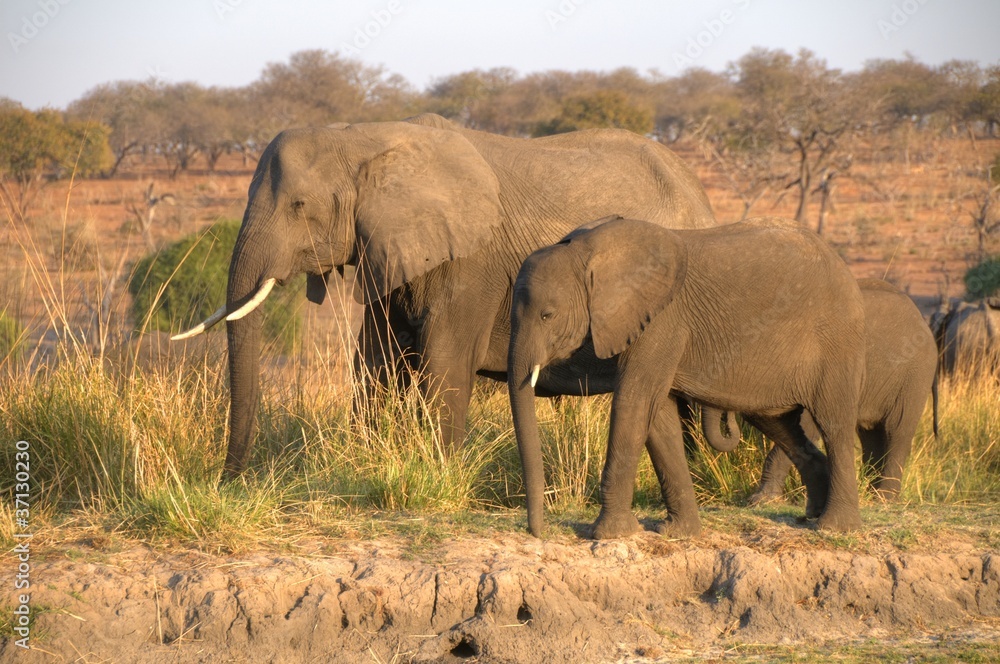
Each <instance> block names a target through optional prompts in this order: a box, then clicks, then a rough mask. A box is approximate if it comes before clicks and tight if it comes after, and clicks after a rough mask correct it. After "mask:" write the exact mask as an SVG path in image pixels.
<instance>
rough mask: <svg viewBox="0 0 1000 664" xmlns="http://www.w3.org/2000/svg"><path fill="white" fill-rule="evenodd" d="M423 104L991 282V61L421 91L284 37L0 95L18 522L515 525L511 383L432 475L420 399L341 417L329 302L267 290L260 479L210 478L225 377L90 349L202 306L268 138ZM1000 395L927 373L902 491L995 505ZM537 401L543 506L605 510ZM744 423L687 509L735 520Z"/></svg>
mask: <svg viewBox="0 0 1000 664" xmlns="http://www.w3.org/2000/svg"><path fill="white" fill-rule="evenodd" d="M420 112H434V113H439V114H441V115H443V116H445V117H447V118H449V119H451V120H452V121H454V122H456V123H458V124H461V125H463V126H466V127H471V128H475V129H480V130H484V131H491V132H498V133H503V134H508V135H512V136H525V137H527V136H539V135H544V134H548V133H553V132H560V131H570V130H573V129H583V128H588V127H599V126H600V127H603V126H614V127H622V128H625V129H630V130H632V131H637V132H640V133H644V134H648V135H651V136H654V137H655V138H657V139H658V140H661V141H663V142H665V143H667V144H669V145H670V146H671V148H672V149H674V150H676V151H677V152H678V153H680V154H681V155H682V156H684V158H685V159H687V160H689V161H690V162H691V163H692V164H693V165H694V166H695V168H696V169H697V170H698V173H699V175H700V176H701V177H702V179H703V181H704V182H705V183H706V188H707V189H708V191H709V195H710V197H711V199H712V202H713V205H714V206H715V208H716V212H717V214H718V216H719V217H720V218H724V219H737V218H739V217H741V216H746V215H748V214H784V215H786V216H791V217H795V218H797V219H798V220H799V221H800V222H802V223H804V224H808V225H809V226H810V227H812V228H814V229H817V230H819V231H820V232H822V233H823V234H824V235H825V236H826V237H827V238H828V239H829V240H830V241H831V242H832V243H833V244H834V245H835V246H836V247H837V248H838V250H839V251H841V253H842V255H844V257H845V258H846V259H847V260H848V262H849V263H851V265H852V268H854V269H855V272H856V273H857V274H858V276H879V277H882V276H887V277H888V278H890V279H892V280H894V281H896V282H897V283H900V284H901V285H904V286H910V285H913V286H914V289H915V290H914V294H915V295H923V296H931V295H935V294H937V293H938V292H941V293H944V294H946V295H947V294H953V295H954V294H964V289H963V286H962V277H963V275H964V274H965V272H966V270H967V269H969V268H971V267H974V266H976V265H980V267H978V268H976V269H977V270H978V271H976V272H974V273H971V274H973V277H972V278H971V279H972V281H968V280H967V281H968V283H972V282H975V283H976V284H982V286H981V288H992V289H995V288H996V274H997V269H996V264H997V263H996V260H997V259H996V258H995V257H993V258H991V257H992V256H995V254H996V253H997V238H996V235H997V230H998V228H1000V224H998V221H997V212H996V206H995V205H994V201H995V198H996V196H997V193H998V186H997V184H996V182H997V179H996V178H997V177H998V176H997V174H996V173H995V172H991V166H992V167H993V169H994V170H995V169H996V167H997V160H998V159H1000V156H998V153H1000V140H998V130H1000V67H996V66H993V67H983V66H980V65H978V64H976V63H970V62H958V61H956V62H949V63H945V64H943V65H940V66H929V65H925V64H923V63H921V62H918V61H916V60H913V59H903V60H882V61H875V62H870V63H868V64H867V65H865V67H864V68H863V69H862V70H860V71H856V72H842V71H839V70H835V69H831V68H830V67H828V66H827V65H826V63H825V62H824V61H822V60H821V59H819V58H817V57H816V56H815V55H814V54H812V53H810V52H808V51H802V52H800V53H798V54H795V55H791V54H788V53H784V52H781V51H768V50H760V49H758V50H753V51H751V52H749V53H748V54H747V55H745V56H744V57H743V58H741V59H739V60H738V61H736V62H733V63H732V64H731V66H730V67H729V69H727V70H726V71H724V72H711V71H706V70H702V69H692V70H688V71H687V72H685V73H683V74H682V75H680V76H675V77H669V76H664V75H662V74H659V73H656V72H652V73H649V74H640V73H638V72H635V71H633V70H618V71H614V72H610V73H598V72H563V71H550V72H542V73H535V74H527V75H521V74H518V73H516V72H514V71H511V70H507V69H497V70H490V71H479V70H476V71H468V72H463V73H460V74H456V75H453V76H449V77H445V78H442V79H439V80H437V81H435V82H434V83H433V84H432V85H430V86H429V87H428V88H427V89H425V90H416V89H414V88H413V87H412V86H411V85H410V84H409V83H408V82H406V81H405V80H403V79H402V78H401V77H399V76H395V75H392V74H390V73H388V72H386V71H384V70H381V69H379V68H373V67H370V66H367V65H364V64H362V63H360V62H357V61H352V60H350V59H346V58H344V57H341V56H339V55H335V54H331V53H327V52H322V51H305V52H301V53H297V54H295V55H293V56H292V57H291V58H290V59H289V61H288V62H282V63H274V64H271V65H269V66H268V67H267V68H266V69H265V70H264V71H263V72H262V73H261V76H260V77H259V78H258V80H256V81H255V82H253V83H252V84H250V85H248V86H245V87H240V88H205V87H203V86H200V85H198V84H194V83H167V82H164V81H159V80H148V81H118V82H113V83H108V84H104V85H101V86H98V87H96V88H94V89H93V90H91V91H89V92H88V93H86V94H85V95H84V96H83V97H81V98H80V99H78V100H76V101H75V102H73V103H72V104H70V105H69V106H68V107H67V108H66V109H62V110H56V109H47V110H43V111H37V112H33V111H28V110H26V109H23V108H21V107H20V106H19V105H18V104H16V103H15V102H11V101H5V102H3V103H2V104H0V136H3V141H0V185H2V186H0V196H2V203H3V207H4V213H3V214H4V217H5V219H4V224H3V229H2V232H0V241H2V244H0V252H2V255H3V256H4V257H5V258H4V266H5V267H4V269H3V272H4V274H3V276H4V279H3V280H2V281H0V312H2V313H0V363H2V364H0V372H2V377H0V437H2V438H3V439H4V440H5V441H9V442H12V441H16V440H26V441H28V442H29V443H30V446H31V469H32V470H31V494H32V498H33V502H32V518H33V519H34V523H35V524H36V527H37V528H39V529H42V530H43V531H47V532H48V533H49V535H48V536H49V537H58V534H57V533H58V532H60V529H67V528H83V529H85V530H88V531H89V532H99V533H104V534H105V535H104V536H109V535H108V534H111V535H113V536H120V537H126V538H139V539H144V540H156V541H164V540H165V541H176V540H182V541H194V542H198V543H199V544H200V545H204V546H208V547H212V548H215V547H221V548H224V549H235V548H242V547H246V546H252V545H253V544H254V543H255V542H258V541H267V542H272V543H273V542H275V541H280V540H283V539H287V538H289V537H292V538H295V537H298V536H304V535H307V534H345V533H347V534H350V533H352V532H353V533H357V532H358V529H359V528H363V526H362V525H359V524H364V523H370V522H371V518H370V516H371V514H372V513H374V512H379V513H386V512H389V513H393V514H399V513H404V514H410V513H413V514H420V515H432V514H447V515H452V516H456V517H457V516H458V515H467V514H473V515H479V516H481V517H482V518H483V519H484V520H485V521H486V522H490V523H492V522H493V521H491V520H495V519H499V520H500V522H502V523H503V524H505V526H509V527H511V528H513V527H515V524H519V523H520V521H518V519H519V514H518V513H517V512H515V511H513V510H515V509H516V508H518V507H519V506H520V505H521V495H522V488H521V482H520V472H519V462H518V457H517V452H516V446H515V442H514V436H513V432H512V430H511V423H510V414H509V407H508V404H507V398H506V392H505V390H504V389H503V387H502V386H497V385H496V384H492V383H486V382H484V383H483V384H482V385H481V386H480V388H479V393H478V394H477V397H476V398H475V399H474V406H473V412H472V414H471V419H470V422H471V431H472V433H471V435H470V438H469V442H468V445H467V446H466V448H465V449H464V450H463V452H462V453H461V454H460V455H458V456H456V457H453V458H450V459H445V458H443V456H442V454H441V450H440V446H439V445H438V441H437V439H436V434H435V427H434V423H433V422H432V421H430V419H429V418H430V415H429V413H430V412H431V410H430V409H428V408H426V407H425V406H426V405H425V404H423V403H421V401H420V398H419V396H418V395H417V394H414V393H407V394H400V395H396V398H393V399H390V400H388V401H387V403H386V404H385V407H384V409H380V410H379V411H378V412H377V414H376V417H375V419H376V421H377V423H378V424H377V426H376V427H375V428H374V429H373V430H363V429H361V428H359V427H357V426H356V425H355V424H354V423H353V421H352V416H351V389H352V387H351V384H350V382H349V381H347V380H345V371H344V369H345V366H349V362H350V360H349V358H350V353H351V349H350V341H349V340H350V332H349V329H350V324H349V319H350V304H349V301H350V295H349V292H348V290H344V292H343V293H341V295H342V296H343V297H341V298H340V299H339V301H338V302H337V303H336V306H334V307H327V308H325V309H324V310H323V312H320V313H316V312H312V310H311V309H310V308H309V307H308V305H306V304H305V303H304V302H303V298H302V297H301V290H302V289H301V288H300V287H295V286H292V287H290V288H288V289H287V290H286V292H287V294H288V297H287V298H286V299H284V300H283V301H279V300H278V299H274V300H272V301H269V304H277V305H279V306H281V307H282V310H281V311H280V312H279V311H269V312H268V314H267V316H268V320H269V322H270V324H271V326H272V330H271V337H272V339H274V340H275V343H274V344H272V345H271V347H270V350H269V351H268V352H269V357H268V360H267V361H266V363H265V364H266V366H267V371H268V376H267V379H266V380H265V381H264V395H263V401H262V404H261V409H260V414H259V419H260V423H261V427H260V434H259V442H258V444H257V446H256V448H255V453H254V454H255V455H254V458H253V460H252V463H251V467H252V472H251V473H250V474H248V476H247V477H246V478H245V479H244V480H243V481H239V482H234V483H232V484H230V485H227V486H223V487H220V486H219V485H218V482H217V480H218V476H219V473H220V471H221V466H222V455H223V449H222V447H223V441H224V440H225V438H226V436H225V434H226V432H225V428H226V426H227V424H226V421H227V418H226V414H227V408H228V397H227V394H226V380H227V377H226V368H225V363H224V361H221V362H220V361H219V360H218V357H217V356H212V355H210V354H208V353H204V354H202V355H201V356H198V355H195V356H193V357H188V358H187V359H186V361H185V362H183V363H182V364H181V365H180V366H174V367H172V368H170V369H166V370H161V371H150V370H147V369H145V368H144V367H143V366H142V365H141V363H139V362H133V363H127V364H123V365H120V364H119V363H117V362H115V361H113V359H112V353H110V349H111V348H113V347H114V348H119V349H124V351H123V352H125V353H126V354H127V353H128V352H130V351H129V348H130V346H129V342H130V339H132V340H134V339H135V337H136V335H138V334H141V333H148V332H151V331H154V330H163V331H175V330H177V329H180V328H182V327H184V326H186V325H187V324H188V323H189V322H190V321H192V320H200V319H201V318H204V317H205V316H206V315H207V314H208V313H210V312H211V311H212V310H214V309H215V307H217V306H218V305H219V304H221V302H222V299H223V295H222V294H223V293H224V280H225V273H226V268H227V264H228V248H229V247H231V246H232V242H233V238H234V233H235V228H236V225H235V222H232V221H223V219H225V218H233V217H238V216H239V215H240V214H241V212H242V205H243V204H244V203H245V197H244V192H245V189H246V185H247V183H248V182H249V178H250V175H251V173H252V169H253V167H254V164H255V161H256V159H257V158H258V156H259V154H260V152H261V150H262V149H263V148H264V146H266V144H267V142H268V141H269V140H270V139H271V138H272V137H273V136H274V135H275V134H276V133H277V132H278V131H280V130H282V129H284V128H286V127H292V126H299V125H305V124H328V123H332V122H341V121H345V122H360V121H372V120H389V119H399V118H404V117H407V116H410V115H414V114H416V113H420ZM157 187H159V189H157ZM157 211H158V212H159V213H158V214H157V215H154V212H157ZM140 234H141V235H142V239H141V240H139V239H137V237H136V236H138V235H140ZM977 287H978V286H977ZM991 292H992V291H991ZM969 294H970V295H973V296H981V295H984V294H988V293H986V292H985V291H978V290H974V289H973V288H972V287H970V288H969ZM334 299H335V300H336V299H337V298H334ZM321 329H322V330H326V329H336V330H337V333H336V334H333V335H326V336H323V334H320V333H318V332H317V330H321ZM119 355H120V353H119ZM123 367H124V368H123ZM998 400H1000V388H998V386H997V383H996V382H995V381H994V380H992V379H983V378H978V377H971V376H958V377H956V378H954V379H951V380H948V381H946V382H945V383H944V385H943V387H942V410H941V421H942V427H941V433H940V436H939V437H938V438H937V439H935V438H934V437H933V435H932V434H931V431H930V418H929V413H928V414H927V415H926V416H925V420H924V422H923V424H922V426H921V429H920V431H919V432H918V434H917V438H916V440H915V442H914V452H913V455H912V457H911V462H910V465H909V468H908V470H907V471H906V475H905V477H904V485H903V495H902V498H903V500H904V501H906V503H908V504H939V503H947V504H951V505H990V506H992V507H994V508H995V506H996V501H997V496H998V495H1000V494H998V490H1000V450H998V445H1000V409H998V408H997V403H998ZM539 410H540V418H541V424H542V427H543V436H544V442H545V454H546V457H547V467H548V473H549V476H548V487H549V491H550V494H549V497H550V500H551V503H552V506H553V508H554V513H555V517H554V520H555V521H563V522H565V521H572V520H573V519H574V518H575V517H574V516H573V515H574V514H576V513H577V512H579V511H580V510H593V509H594V508H595V506H596V504H597V503H596V498H597V485H598V481H599V475H600V468H601V466H602V464H603V456H604V445H605V435H606V431H607V426H608V422H607V417H608V402H607V399H606V398H593V399H588V400H579V399H564V400H561V401H558V402H544V403H540V405H539ZM745 433H746V437H747V439H748V440H749V443H748V444H745V445H743V446H742V447H741V448H740V449H739V450H738V451H737V452H735V453H733V454H729V455H719V454H716V453H714V452H712V451H710V450H709V448H707V447H706V445H704V444H703V441H701V440H700V437H698V436H695V440H694V444H693V449H694V456H693V459H692V466H691V467H692V472H693V474H694V476H695V478H696V486H697V489H698V492H699V499H700V500H701V501H702V503H703V504H707V505H715V506H732V505H736V506H741V505H742V504H743V502H744V501H745V499H746V497H747V496H748V495H749V493H750V492H751V491H752V489H753V487H754V485H755V483H756V480H757V478H758V477H759V473H760V469H761V465H762V463H763V458H764V453H765V448H764V443H763V441H762V440H761V439H760V438H759V436H758V435H757V434H755V433H753V432H751V431H747V432H745ZM2 449H3V452H2V455H0V478H7V479H2V480H0V489H2V490H3V491H4V492H5V495H10V492H11V491H12V479H11V478H13V477H14V476H15V473H14V470H13V469H14V448H13V446H12V445H9V444H5V445H3V448H2ZM639 482H640V490H639V492H638V494H637V500H638V503H639V507H640V509H641V510H644V511H646V512H648V513H650V514H653V515H657V514H660V513H661V507H660V500H659V495H658V490H657V488H656V483H655V478H654V477H653V473H652V471H651V469H650V468H649V467H648V465H644V466H643V469H642V471H641V473H640V480H639ZM789 482H790V483H789V489H790V490H791V491H793V492H795V491H796V486H795V484H794V480H790V481H789ZM866 501H867V502H866V505H867V506H868V508H869V509H872V508H874V503H873V502H872V501H873V499H866ZM11 510H13V502H12V501H10V500H4V501H3V502H2V504H0V536H2V537H3V538H4V539H5V541H7V542H10V541H12V540H11V539H10V538H11V537H12V532H13V531H12V525H11V524H12V523H13V519H12V513H11Z"/></svg>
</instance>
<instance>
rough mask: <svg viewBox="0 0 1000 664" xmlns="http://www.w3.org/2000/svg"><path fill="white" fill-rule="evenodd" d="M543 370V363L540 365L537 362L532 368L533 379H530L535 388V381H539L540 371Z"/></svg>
mask: <svg viewBox="0 0 1000 664" xmlns="http://www.w3.org/2000/svg"><path fill="white" fill-rule="evenodd" d="M541 370H542V365H540V364H536V365H535V366H534V367H532V369H531V381H530V382H531V387H532V388H534V387H535V383H537V382H538V373H539V372H540V371H541Z"/></svg>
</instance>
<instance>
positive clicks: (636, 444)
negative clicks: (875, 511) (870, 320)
mask: <svg viewBox="0 0 1000 664" xmlns="http://www.w3.org/2000/svg"><path fill="white" fill-rule="evenodd" d="M591 345H592V348H593V352H594V353H595V354H596V356H597V357H598V358H611V357H613V356H615V355H618V354H619V353H621V354H620V355H619V357H618V360H617V372H616V376H615V380H614V396H613V398H612V406H611V431H610V434H609V437H608V448H607V458H606V461H605V465H604V471H603V473H602V475H601V513H600V516H599V517H598V518H597V521H596V522H595V524H594V529H593V536H594V537H595V538H598V539H601V538H608V537H619V536H623V535H627V534H629V533H632V532H633V531H635V530H636V529H637V528H638V523H637V521H636V519H635V516H634V515H633V514H632V512H631V505H632V495H633V488H634V487H633V484H634V481H635V473H636V468H637V464H638V460H639V455H640V452H641V450H642V447H643V444H644V443H645V445H646V449H647V450H648V452H649V454H650V457H651V459H652V461H653V466H654V468H655V470H656V472H657V477H658V480H659V482H660V487H661V490H662V491H663V494H664V499H665V502H666V507H667V520H666V522H664V523H663V524H661V525H660V526H659V527H658V529H659V530H660V531H661V532H663V533H669V534H672V535H689V534H694V533H697V532H699V531H700V528H701V526H700V522H699V519H698V510H697V504H696V501H695V495H694V487H693V485H692V483H691V475H690V473H689V471H688V467H687V462H686V459H685V456H684V443H683V440H682V433H681V423H680V420H679V418H678V414H677V400H676V397H675V396H674V393H677V394H683V395H685V396H687V397H690V398H691V399H694V400H696V401H698V402H700V403H702V404H707V405H709V406H713V407H716V408H720V409H724V410H731V411H734V412H741V413H745V414H746V416H747V417H748V418H749V419H750V421H751V422H753V423H754V424H755V425H756V426H758V427H759V428H760V429H761V430H762V431H764V432H765V433H767V434H768V436H769V437H771V438H772V439H773V440H775V441H776V442H777V444H779V445H780V446H781V447H782V449H783V450H784V451H785V452H786V453H787V454H788V455H789V457H791V459H792V460H793V462H794V463H795V465H796V467H797V468H798V469H799V472H801V473H802V477H803V481H804V483H805V485H806V488H807V494H808V501H807V505H806V514H807V516H810V517H816V516H818V517H819V526H820V527H823V528H829V529H834V530H848V529H851V528H855V527H857V526H859V525H860V523H861V520H860V514H859V511H858V489H857V477H856V476H855V470H854V421H855V413H856V410H857V403H858V395H859V392H860V389H861V379H862V372H863V370H864V308H863V306H862V302H861V293H860V291H859V290H858V285H857V282H856V281H855V279H854V278H853V277H852V276H851V274H850V272H849V271H848V269H847V266H846V265H845V264H844V263H843V261H842V260H841V259H840V258H839V257H838V256H837V255H836V254H835V253H834V252H833V251H832V250H831V249H830V248H829V247H828V246H827V245H826V244H825V243H824V242H823V241H822V240H821V239H820V238H819V237H818V236H816V235H815V234H814V233H811V232H809V231H806V230H803V229H801V228H799V227H798V226H797V225H796V224H794V222H787V221H784V220H780V219H774V218H760V219H752V220H748V221H744V222H740V223H737V224H732V225H729V226H722V227H718V228H712V229H706V230H695V231H671V230H667V229H665V228H662V227H659V226H655V225H652V224H649V223H646V222H642V221H635V220H627V219H620V220H613V221H608V222H607V223H604V224H602V225H600V226H597V227H596V228H592V229H585V230H580V231H577V232H574V233H572V234H571V235H570V236H569V237H568V238H567V239H565V240H564V241H562V242H560V243H559V244H556V245H554V246H551V247H546V248H543V249H540V250H538V251H536V252H535V253H533V254H532V255H531V256H529V257H528V258H527V260H526V261H525V262H524V264H523V265H522V267H521V270H520V272H519V273H518V276H517V281H516V282H515V284H514V298H513V303H512V308H511V340H510V357H509V361H508V363H509V367H510V371H509V378H508V388H509V390H510V397H511V406H512V410H513V415H514V426H515V432H516V435H517V440H518V447H519V450H520V454H521V461H522V464H523V468H524V482H525V488H526V496H527V507H528V525H529V529H530V530H531V532H532V533H533V534H535V535H540V534H541V531H542V523H543V520H542V510H543V503H542V492H543V488H544V486H543V485H544V476H543V469H542V461H541V449H540V440H539V435H538V427H537V422H536V419H535V410H534V395H535V393H534V386H535V383H536V379H537V377H538V376H539V374H540V372H541V369H542V367H545V366H546V365H548V364H550V363H552V362H556V361H559V360H563V359H565V358H567V357H571V356H572V355H573V354H574V353H576V352H579V351H580V349H581V348H584V347H588V346H591ZM671 390H674V391H675V392H674V393H672V392H671ZM804 409H806V410H808V411H809V412H810V414H811V415H812V416H813V418H814V419H815V420H816V422H817V424H818V426H819V428H820V430H821V431H822V432H823V434H824V439H825V440H826V441H827V455H828V458H827V457H824V455H823V453H822V452H820V451H819V450H818V449H817V448H816V446H815V445H813V444H812V443H811V442H810V441H809V439H808V438H807V437H806V436H805V434H804V433H803V431H802V428H801V426H800V425H799V419H800V417H801V414H802V412H803V410H804Z"/></svg>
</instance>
